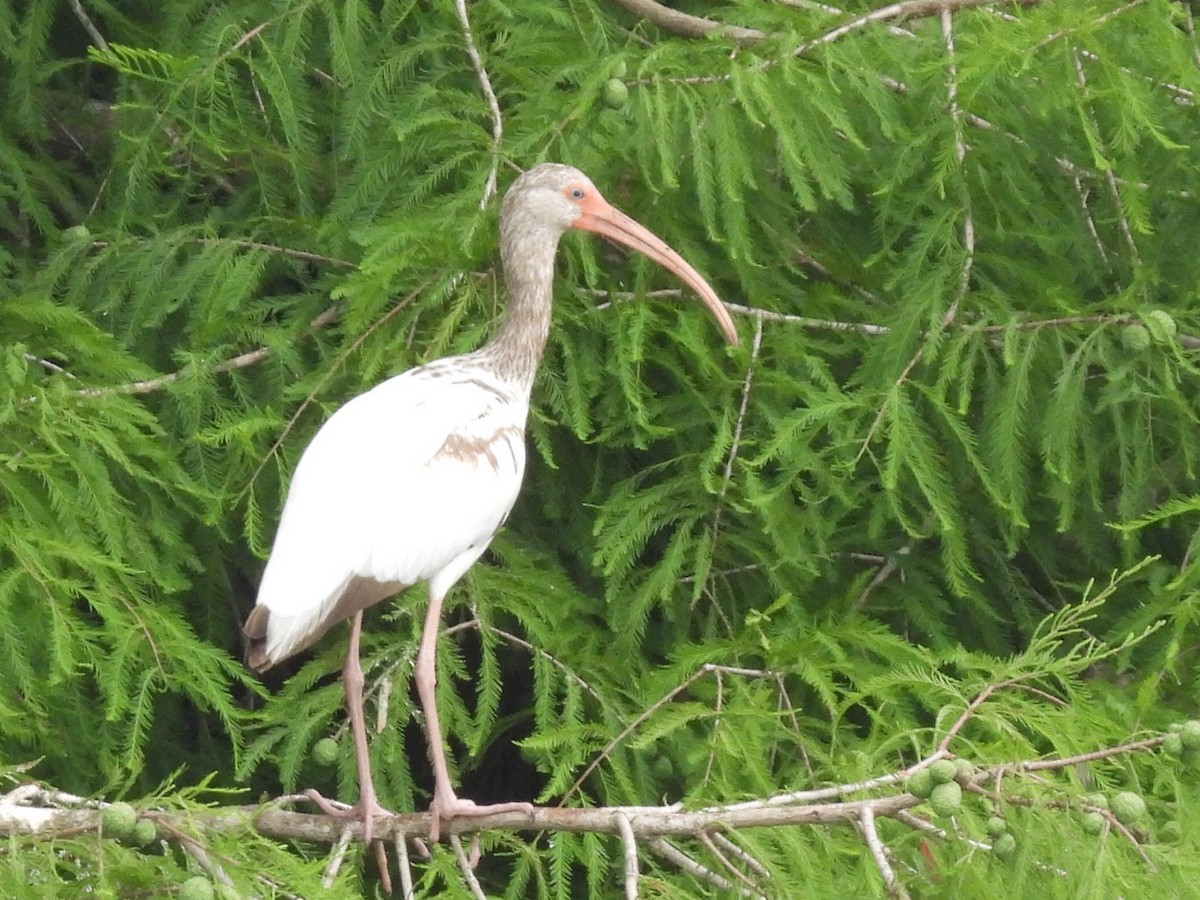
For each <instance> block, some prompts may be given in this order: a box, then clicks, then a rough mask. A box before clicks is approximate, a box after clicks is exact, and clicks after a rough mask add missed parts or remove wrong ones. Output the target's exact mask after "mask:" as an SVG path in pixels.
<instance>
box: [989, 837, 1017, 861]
mask: <svg viewBox="0 0 1200 900" xmlns="http://www.w3.org/2000/svg"><path fill="white" fill-rule="evenodd" d="M992 852H993V853H995V854H996V858H997V859H1012V858H1013V855H1014V854H1015V853H1016V852H1017V839H1016V838H1015V837H1013V836H1012V835H1011V834H1002V835H1000V837H998V838H996V842H995V843H994V844H992Z"/></svg>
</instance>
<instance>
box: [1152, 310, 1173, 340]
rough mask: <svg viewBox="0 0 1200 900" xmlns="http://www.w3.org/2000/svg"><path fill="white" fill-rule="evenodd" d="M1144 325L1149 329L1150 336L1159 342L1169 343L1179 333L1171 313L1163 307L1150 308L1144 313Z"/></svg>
mask: <svg viewBox="0 0 1200 900" xmlns="http://www.w3.org/2000/svg"><path fill="white" fill-rule="evenodd" d="M1146 327H1147V328H1148V329H1149V330H1150V336H1151V337H1152V338H1154V340H1155V341H1156V342H1158V343H1160V344H1168V343H1170V342H1171V341H1173V340H1174V339H1175V335H1176V334H1178V333H1179V326H1178V325H1177V324H1176V323H1175V320H1174V319H1173V318H1172V317H1171V314H1170V313H1169V312H1167V311H1166V310H1163V309H1152V310H1150V312H1148V313H1146Z"/></svg>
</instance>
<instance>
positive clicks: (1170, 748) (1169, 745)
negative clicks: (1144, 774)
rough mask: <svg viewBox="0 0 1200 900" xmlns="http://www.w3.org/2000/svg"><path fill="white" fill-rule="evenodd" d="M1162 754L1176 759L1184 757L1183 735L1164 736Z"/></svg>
mask: <svg viewBox="0 0 1200 900" xmlns="http://www.w3.org/2000/svg"><path fill="white" fill-rule="evenodd" d="M1162 752H1163V753H1164V754H1165V755H1167V756H1171V757H1175V758H1178V757H1180V756H1183V735H1182V734H1178V733H1171V734H1166V735H1163V741H1162Z"/></svg>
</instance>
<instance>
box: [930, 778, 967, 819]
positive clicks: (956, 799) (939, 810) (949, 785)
mask: <svg viewBox="0 0 1200 900" xmlns="http://www.w3.org/2000/svg"><path fill="white" fill-rule="evenodd" d="M929 806H930V808H931V809H933V811H934V812H935V813H936V814H937V815H939V816H952V815H954V814H955V813H956V812H958V811H959V809H961V808H962V787H961V786H960V785H959V783H958V782H957V781H947V782H945V783H944V784H939V785H936V786H935V787H934V789H933V793H931V794H930V795H929Z"/></svg>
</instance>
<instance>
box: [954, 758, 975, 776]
mask: <svg viewBox="0 0 1200 900" xmlns="http://www.w3.org/2000/svg"><path fill="white" fill-rule="evenodd" d="M954 770H955V772H957V773H958V775H957V777H958V778H970V777H971V776H972V775H974V774H975V763H973V762H971V761H970V760H969V759H963V758H962V757H961V756H960V757H959V758H958V759H956V760H954Z"/></svg>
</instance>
